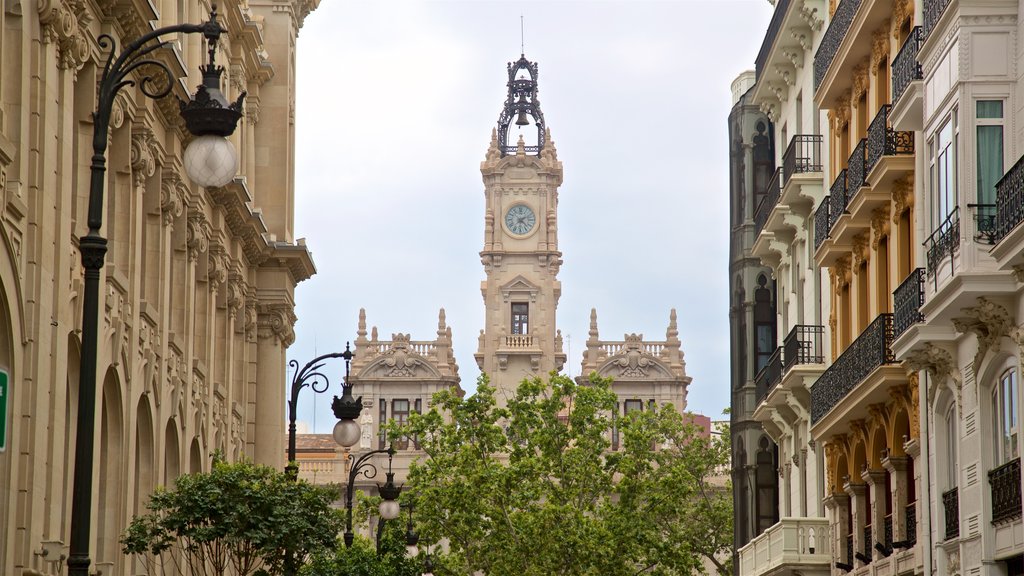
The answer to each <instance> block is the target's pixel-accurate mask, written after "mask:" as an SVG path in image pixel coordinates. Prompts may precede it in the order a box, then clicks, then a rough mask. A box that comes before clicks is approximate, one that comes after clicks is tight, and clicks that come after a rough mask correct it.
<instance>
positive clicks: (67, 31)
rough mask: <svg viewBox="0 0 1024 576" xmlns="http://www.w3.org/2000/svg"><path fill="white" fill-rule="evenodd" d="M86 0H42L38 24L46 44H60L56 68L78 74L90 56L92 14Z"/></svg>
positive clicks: (57, 45)
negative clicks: (89, 27)
mask: <svg viewBox="0 0 1024 576" xmlns="http://www.w3.org/2000/svg"><path fill="white" fill-rule="evenodd" d="M86 5H87V3H86V2H85V1H84V0H64V1H63V2H62V1H61V0H40V2H39V23H40V25H41V28H42V30H41V32H42V34H41V36H42V41H43V44H54V45H56V47H57V67H58V68H60V69H61V70H70V71H71V72H72V73H73V74H75V75H77V72H78V70H80V69H81V68H82V66H83V65H84V64H85V61H86V60H88V58H89V52H90V47H91V46H90V42H89V39H88V38H89V36H88V34H87V27H88V25H89V23H90V22H91V21H92V16H91V15H90V14H89V11H88V9H87V6H86Z"/></svg>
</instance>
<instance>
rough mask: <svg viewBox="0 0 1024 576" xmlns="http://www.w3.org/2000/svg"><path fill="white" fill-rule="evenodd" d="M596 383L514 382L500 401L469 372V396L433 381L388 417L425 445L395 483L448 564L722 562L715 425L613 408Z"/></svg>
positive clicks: (531, 570)
mask: <svg viewBox="0 0 1024 576" xmlns="http://www.w3.org/2000/svg"><path fill="white" fill-rule="evenodd" d="M610 384H611V381H610V380H604V379H600V378H592V379H591V381H590V383H589V385H585V386H579V385H577V384H576V383H575V382H574V381H573V380H572V379H570V378H568V377H565V376H560V375H556V374H553V375H552V376H551V377H550V380H549V381H548V382H544V381H542V380H540V379H533V380H525V381H523V382H522V384H520V386H519V388H518V391H517V393H516V395H515V398H513V399H512V400H510V401H509V402H508V405H507V408H500V407H498V406H497V405H496V402H495V398H494V389H493V388H491V387H490V386H489V385H488V383H487V380H486V378H485V377H482V378H481V379H480V381H479V383H478V385H477V392H476V394H474V395H473V396H470V397H468V398H461V397H459V396H458V395H457V394H453V393H451V392H448V391H443V392H440V393H438V394H437V395H435V397H434V404H433V408H432V409H431V411H430V412H428V413H425V414H421V415H412V416H411V417H410V419H409V422H408V424H407V425H406V426H404V427H401V428H399V427H394V428H393V430H392V431H391V433H392V434H404V435H407V436H409V437H414V438H416V439H417V440H418V442H419V445H420V447H421V448H422V449H423V450H424V451H425V452H426V454H427V455H428V456H429V458H425V459H423V460H422V461H420V462H418V463H416V464H414V465H413V467H412V468H411V470H410V475H409V480H408V483H407V488H408V489H411V490H412V491H413V492H414V493H415V500H416V517H417V524H418V526H419V529H420V532H421V534H422V536H423V538H424V541H430V542H437V541H440V540H441V539H445V540H446V541H447V542H448V547H449V549H450V551H451V554H450V555H449V557H448V558H447V559H446V563H447V565H448V567H449V570H450V571H451V572H452V573H460V574H471V573H473V572H476V571H479V572H481V573H483V574H486V575H488V576H534V575H536V576H548V575H551V574H559V575H566V576H573V575H581V576H582V575H598V574H600V575H602V576H634V575H639V574H655V575H664V576H675V575H683V574H685V575H690V574H695V573H700V572H703V571H704V562H705V561H707V562H710V563H711V564H713V565H714V566H715V567H716V569H717V571H718V572H719V573H721V574H727V573H728V572H729V570H730V566H729V565H728V552H729V547H730V545H731V540H732V497H731V493H730V490H729V487H728V485H727V481H726V479H725V478H724V471H725V470H726V469H727V466H728V461H729V446H728V438H729V435H728V434H727V433H726V434H723V435H720V436H712V437H711V438H708V437H706V436H705V435H703V434H702V433H700V431H699V428H698V427H696V426H694V425H693V424H692V423H691V420H690V419H689V418H687V417H686V416H685V415H681V414H679V413H678V412H677V411H676V410H675V408H673V407H671V406H664V407H660V408H658V409H656V410H649V411H647V410H645V411H643V412H637V413H632V414H630V415H629V417H626V418H615V417H614V416H613V414H614V413H615V402H616V397H615V394H614V393H613V392H612V391H611V388H610ZM613 427H614V428H615V429H617V431H618V434H619V435H620V438H621V444H620V446H619V449H618V450H611V445H610V435H611V434H610V431H611V430H612V429H613ZM716 480H717V482H716Z"/></svg>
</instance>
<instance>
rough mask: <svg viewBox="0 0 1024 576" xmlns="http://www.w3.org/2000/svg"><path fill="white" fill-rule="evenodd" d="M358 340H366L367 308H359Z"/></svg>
mask: <svg viewBox="0 0 1024 576" xmlns="http://www.w3.org/2000/svg"><path fill="white" fill-rule="evenodd" d="M356 339H357V340H366V308H360V309H359V329H358V330H357V331H356Z"/></svg>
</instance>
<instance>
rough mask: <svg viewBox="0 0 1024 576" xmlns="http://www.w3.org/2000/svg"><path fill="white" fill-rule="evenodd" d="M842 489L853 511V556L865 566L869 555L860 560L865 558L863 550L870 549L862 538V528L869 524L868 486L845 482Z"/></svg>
mask: <svg viewBox="0 0 1024 576" xmlns="http://www.w3.org/2000/svg"><path fill="white" fill-rule="evenodd" d="M843 491H844V492H846V494H847V496H848V497H849V498H850V508H851V510H852V513H853V557H854V558H855V559H858V560H859V562H860V565H861V566H867V565H868V564H870V562H871V560H870V556H867V560H866V561H865V560H861V558H865V556H863V554H864V550H865V549H867V550H870V546H869V545H867V544H866V539H865V538H864V536H865V534H864V528H865V527H866V526H867V525H868V524H870V519H869V517H868V506H867V504H868V502H867V495H868V487H867V484H860V483H857V484H853V483H850V482H847V483H846V484H844V485H843Z"/></svg>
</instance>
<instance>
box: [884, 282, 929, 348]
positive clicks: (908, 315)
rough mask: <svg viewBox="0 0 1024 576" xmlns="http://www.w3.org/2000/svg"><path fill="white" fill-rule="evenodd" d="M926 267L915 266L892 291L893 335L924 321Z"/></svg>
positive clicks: (896, 336) (895, 335) (897, 336)
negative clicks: (922, 312)
mask: <svg viewBox="0 0 1024 576" xmlns="http://www.w3.org/2000/svg"><path fill="white" fill-rule="evenodd" d="M924 276H925V274H924V268H915V269H914V270H913V271H912V272H911V273H910V274H909V275H908V276H907V277H906V278H905V279H904V280H903V283H902V284H900V286H899V288H897V289H896V290H894V291H893V293H892V324H893V326H892V328H893V337H894V338H899V337H900V334H903V333H904V332H906V331H907V328H910V327H911V326H913V325H914V324H917V323H918V322H924V315H923V314H921V306H923V305H924Z"/></svg>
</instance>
